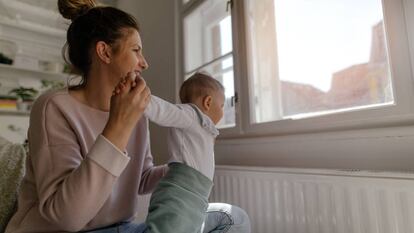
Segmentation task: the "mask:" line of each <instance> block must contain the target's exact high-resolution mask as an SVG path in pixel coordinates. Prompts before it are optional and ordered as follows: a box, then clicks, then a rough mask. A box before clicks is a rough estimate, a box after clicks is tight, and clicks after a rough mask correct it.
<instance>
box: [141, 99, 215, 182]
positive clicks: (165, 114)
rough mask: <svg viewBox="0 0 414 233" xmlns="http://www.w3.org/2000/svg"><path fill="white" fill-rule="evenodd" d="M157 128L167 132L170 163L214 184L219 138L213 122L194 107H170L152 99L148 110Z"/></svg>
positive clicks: (169, 104) (174, 105) (175, 105)
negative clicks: (180, 164) (185, 168)
mask: <svg viewBox="0 0 414 233" xmlns="http://www.w3.org/2000/svg"><path fill="white" fill-rule="evenodd" d="M145 115H146V116H147V117H148V119H149V120H150V121H152V122H154V123H156V124H157V125H160V126H165V127H171V128H170V129H169V132H168V151H169V153H170V160H169V162H180V163H184V164H186V165H188V166H190V167H192V168H194V169H196V170H198V171H200V172H201V173H202V174H204V175H205V176H207V177H208V178H209V179H211V180H213V176H214V141H215V138H216V137H217V135H218V134H219V132H218V130H217V128H216V126H215V125H214V123H213V121H212V120H211V119H210V117H208V116H207V115H205V114H204V113H203V112H202V111H201V110H200V109H199V108H198V107H197V106H196V105H194V104H171V103H169V102H167V101H165V100H163V99H161V98H159V97H156V96H151V101H150V103H149V105H148V107H147V109H146V110H145Z"/></svg>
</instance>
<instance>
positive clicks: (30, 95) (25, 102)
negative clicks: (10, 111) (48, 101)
mask: <svg viewBox="0 0 414 233" xmlns="http://www.w3.org/2000/svg"><path fill="white" fill-rule="evenodd" d="M38 93H39V91H38V90H36V89H34V88H27V87H18V88H14V89H12V90H11V91H10V92H9V94H11V95H13V96H15V97H16V98H17V110H18V111H29V110H30V107H31V105H32V103H33V101H34V99H35V98H36V96H37V94H38Z"/></svg>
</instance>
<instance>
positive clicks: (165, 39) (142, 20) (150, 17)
mask: <svg viewBox="0 0 414 233" xmlns="http://www.w3.org/2000/svg"><path fill="white" fill-rule="evenodd" d="M175 2H176V1H175V0H167V1H165V0H151V1H148V0H119V1H118V2H117V7H118V8H120V9H122V10H124V11H126V12H129V13H130V14H132V15H134V16H135V18H136V19H137V20H138V22H139V24H140V27H141V33H140V34H141V37H142V41H143V52H144V55H145V57H146V58H147V61H148V63H149V65H150V67H149V69H148V70H147V71H145V72H144V74H143V75H144V78H145V80H146V81H147V84H148V86H149V87H150V88H151V92H152V93H153V94H155V95H157V96H159V97H161V98H163V99H166V100H169V101H171V102H174V101H175V93H176V90H175V83H176V82H175V79H176V69H175V62H176V59H175V56H176V54H175V10H174V9H175ZM150 128H151V144H152V146H151V148H152V154H153V155H154V158H155V161H156V162H157V163H163V162H165V161H166V159H167V145H166V134H167V131H166V129H163V128H161V127H158V126H155V125H153V124H151V126H150Z"/></svg>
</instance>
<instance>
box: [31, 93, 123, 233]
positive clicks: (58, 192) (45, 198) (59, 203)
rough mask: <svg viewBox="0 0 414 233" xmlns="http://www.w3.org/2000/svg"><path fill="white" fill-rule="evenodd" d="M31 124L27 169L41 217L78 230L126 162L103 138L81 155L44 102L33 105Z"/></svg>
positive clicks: (64, 121)
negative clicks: (29, 160)
mask: <svg viewBox="0 0 414 233" xmlns="http://www.w3.org/2000/svg"><path fill="white" fill-rule="evenodd" d="M30 121H31V123H30V128H29V135H28V136H29V147H30V152H29V153H30V155H29V156H30V158H31V164H28V166H32V168H33V172H34V177H35V183H36V188H37V194H33V195H38V198H39V212H40V214H41V215H42V217H43V218H45V219H46V220H47V221H49V222H50V223H51V224H54V225H56V226H59V228H61V229H62V230H63V231H71V232H72V231H79V230H81V229H82V228H84V226H85V225H86V224H87V223H88V222H89V221H90V220H91V219H93V218H94V217H95V216H96V214H97V213H98V211H99V210H100V209H101V208H102V206H103V205H104V203H105V201H106V200H107V198H108V197H109V195H110V194H111V192H112V188H113V184H114V183H115V181H116V179H117V177H118V176H119V175H120V174H121V172H122V171H123V170H124V168H125V167H126V165H127V164H128V162H129V158H128V156H127V155H125V154H124V153H123V152H122V151H120V150H119V149H118V148H117V147H116V146H114V145H113V144H112V143H110V142H109V140H107V139H106V138H104V137H103V136H99V137H98V138H97V139H96V141H95V143H94V144H93V146H92V147H91V148H90V150H89V151H88V152H85V153H87V154H86V155H84V154H83V153H82V152H81V148H80V144H79V143H80V141H79V138H78V136H77V135H76V134H75V132H74V131H73V130H72V127H71V126H70V124H69V123H68V121H67V118H66V117H65V116H64V114H63V113H62V111H61V110H60V108H59V106H58V105H56V104H55V103H54V102H53V101H51V100H49V99H48V98H46V99H45V98H42V97H41V98H40V100H38V101H36V103H35V105H34V107H33V109H32V113H31V118H30Z"/></svg>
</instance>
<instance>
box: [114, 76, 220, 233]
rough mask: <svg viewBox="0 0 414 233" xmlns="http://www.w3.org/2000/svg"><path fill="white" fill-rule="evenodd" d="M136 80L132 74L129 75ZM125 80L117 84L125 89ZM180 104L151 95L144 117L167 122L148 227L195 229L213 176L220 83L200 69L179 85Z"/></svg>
mask: <svg viewBox="0 0 414 233" xmlns="http://www.w3.org/2000/svg"><path fill="white" fill-rule="evenodd" d="M130 77H131V80H134V75H131V76H130ZM128 82H132V83H131V84H130V85H131V87H132V88H133V87H134V83H133V81H127V82H124V83H123V84H120V86H118V87H117V89H118V90H120V91H117V92H122V91H125V90H126V89H128V88H125V86H126V85H128ZM180 99H181V102H182V104H171V103H169V102H167V101H164V100H162V99H160V98H158V97H156V96H151V100H150V103H149V105H148V107H147V109H146V111H145V116H146V117H148V119H149V120H151V121H152V122H154V123H156V124H158V125H161V126H165V127H170V128H169V132H168V151H169V155H170V160H169V165H168V166H169V171H168V172H167V174H166V175H165V176H164V178H163V179H161V180H160V182H159V183H158V186H157V188H156V189H155V191H154V192H153V194H152V196H151V201H150V206H149V213H148V217H147V220H146V224H147V226H148V231H147V232H152V233H154V232H157V233H158V232H159V233H161V232H171V229H172V227H173V229H174V230H173V231H174V232H198V231H199V230H200V227H201V225H202V223H203V221H204V218H205V211H206V210H207V207H208V197H209V195H210V191H211V188H212V185H213V182H212V180H213V176H214V142H215V138H216V137H217V135H218V134H219V132H218V130H217V128H216V127H215V125H216V124H217V123H218V122H219V121H220V119H221V118H222V117H223V107H224V100H225V97H224V87H223V86H222V85H221V83H220V82H218V81H217V80H215V79H214V78H212V77H210V76H209V75H206V74H203V73H195V74H194V75H192V76H191V77H190V78H189V79H187V80H186V81H185V82H184V83H183V84H182V86H181V89H180Z"/></svg>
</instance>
